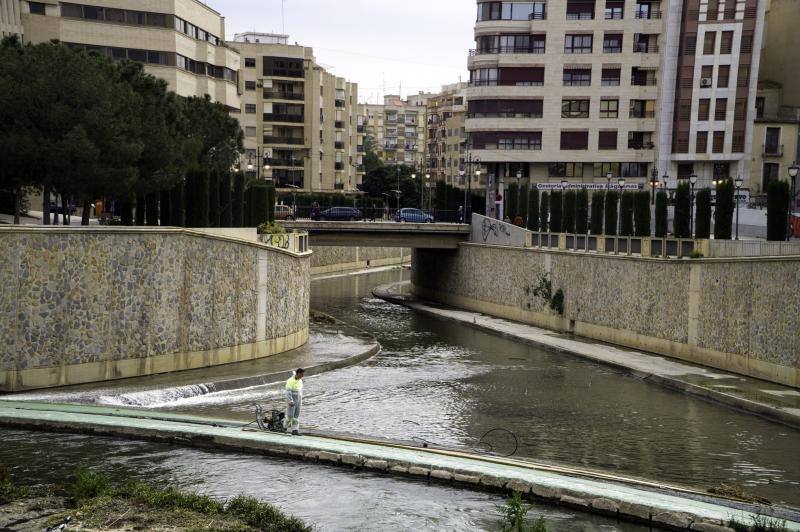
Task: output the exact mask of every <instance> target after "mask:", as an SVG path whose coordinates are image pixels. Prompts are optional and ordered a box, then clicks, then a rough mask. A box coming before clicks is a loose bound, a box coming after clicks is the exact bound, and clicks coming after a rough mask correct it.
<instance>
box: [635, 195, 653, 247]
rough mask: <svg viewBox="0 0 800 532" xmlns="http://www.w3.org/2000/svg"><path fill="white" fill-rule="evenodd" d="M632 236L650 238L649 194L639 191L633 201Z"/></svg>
mask: <svg viewBox="0 0 800 532" xmlns="http://www.w3.org/2000/svg"><path fill="white" fill-rule="evenodd" d="M633 222H634V234H635V235H636V236H650V193H649V192H648V191H646V190H639V191H638V192H636V196H635V198H634V201H633Z"/></svg>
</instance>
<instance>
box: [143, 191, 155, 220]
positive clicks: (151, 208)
mask: <svg viewBox="0 0 800 532" xmlns="http://www.w3.org/2000/svg"><path fill="white" fill-rule="evenodd" d="M144 203H145V224H147V225H153V226H155V225H158V193H156V192H150V193H148V194H147V195H145V197H144Z"/></svg>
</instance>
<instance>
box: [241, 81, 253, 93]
mask: <svg viewBox="0 0 800 532" xmlns="http://www.w3.org/2000/svg"><path fill="white" fill-rule="evenodd" d="M244 90H246V91H254V90H256V82H255V81H245V82H244Z"/></svg>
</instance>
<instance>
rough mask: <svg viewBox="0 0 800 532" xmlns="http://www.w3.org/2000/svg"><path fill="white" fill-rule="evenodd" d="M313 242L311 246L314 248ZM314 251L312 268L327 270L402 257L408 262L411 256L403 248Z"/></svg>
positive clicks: (332, 247)
mask: <svg viewBox="0 0 800 532" xmlns="http://www.w3.org/2000/svg"><path fill="white" fill-rule="evenodd" d="M313 244H314V243H313V240H312V242H311V246H312V248H313ZM313 249H314V254H313V255H312V257H311V267H312V268H325V267H330V266H336V265H348V264H353V263H356V262H365V261H368V260H369V261H373V260H380V259H391V258H396V259H398V260H400V257H401V256H402V257H403V258H404V259H405V260H408V259H409V257H410V256H411V250H410V249H407V248H405V249H403V248H373V247H356V246H349V247H340V246H319V247H316V248H313Z"/></svg>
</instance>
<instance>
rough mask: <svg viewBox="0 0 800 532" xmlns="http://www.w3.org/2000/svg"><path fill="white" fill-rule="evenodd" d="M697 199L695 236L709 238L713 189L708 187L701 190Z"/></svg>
mask: <svg viewBox="0 0 800 532" xmlns="http://www.w3.org/2000/svg"><path fill="white" fill-rule="evenodd" d="M695 201H696V202H697V205H696V206H695V215H694V237H695V238H708V237H709V236H711V191H710V190H709V189H707V188H704V189H703V190H699V191H698V192H697V196H696V197H695Z"/></svg>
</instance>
